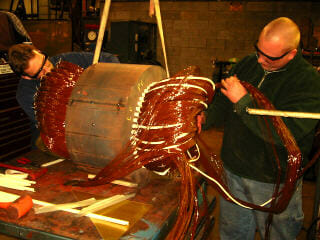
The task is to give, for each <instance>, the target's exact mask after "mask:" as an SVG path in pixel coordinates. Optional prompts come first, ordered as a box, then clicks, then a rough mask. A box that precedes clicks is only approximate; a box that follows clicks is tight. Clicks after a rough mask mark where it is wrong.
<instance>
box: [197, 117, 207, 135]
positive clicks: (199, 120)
mask: <svg viewBox="0 0 320 240" xmlns="http://www.w3.org/2000/svg"><path fill="white" fill-rule="evenodd" d="M205 122H206V116H205V114H204V112H201V113H200V114H199V115H197V127H198V134H200V133H201V125H202V124H203V123H205Z"/></svg>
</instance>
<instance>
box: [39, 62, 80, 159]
mask: <svg viewBox="0 0 320 240" xmlns="http://www.w3.org/2000/svg"><path fill="white" fill-rule="evenodd" d="M82 72H83V68H81V67H79V66H77V65H75V64H72V63H69V62H64V61H62V62H60V63H58V64H57V66H56V68H54V69H53V70H52V71H51V72H50V73H48V74H47V75H46V77H45V80H44V81H41V85H40V88H39V90H38V91H37V94H36V96H35V106H34V107H35V112H36V117H37V121H38V124H39V129H40V132H41V133H40V134H41V139H42V141H43V143H44V144H45V145H46V147H47V148H48V149H49V150H50V151H51V152H53V153H55V154H58V155H59V156H62V157H65V158H68V157H69V153H68V150H67V146H66V140H65V118H66V106H67V104H68V101H69V98H70V95H71V92H72V89H73V86H74V85H75V83H76V82H77V80H78V79H79V76H80V74H81V73H82Z"/></svg>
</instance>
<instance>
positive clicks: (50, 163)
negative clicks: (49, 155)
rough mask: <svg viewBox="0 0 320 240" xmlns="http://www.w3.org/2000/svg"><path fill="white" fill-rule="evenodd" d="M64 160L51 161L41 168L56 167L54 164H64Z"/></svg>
mask: <svg viewBox="0 0 320 240" xmlns="http://www.w3.org/2000/svg"><path fill="white" fill-rule="evenodd" d="M63 161H64V159H62V158H60V159H57V160H54V161H51V162H47V163H44V164H42V165H41V167H49V166H51V165H54V164H57V163H60V162H63Z"/></svg>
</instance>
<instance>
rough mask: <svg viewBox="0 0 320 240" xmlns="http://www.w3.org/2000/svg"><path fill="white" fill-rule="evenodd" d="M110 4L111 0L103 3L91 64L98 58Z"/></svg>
mask: <svg viewBox="0 0 320 240" xmlns="http://www.w3.org/2000/svg"><path fill="white" fill-rule="evenodd" d="M110 4H111V0H106V1H105V3H104V8H103V14H102V17H101V21H100V27H99V35H98V40H97V45H96V49H95V51H94V56H93V62H92V64H95V63H97V62H98V60H99V56H100V52H101V46H102V41H103V36H104V32H105V29H106V24H107V21H108V15H109V9H110Z"/></svg>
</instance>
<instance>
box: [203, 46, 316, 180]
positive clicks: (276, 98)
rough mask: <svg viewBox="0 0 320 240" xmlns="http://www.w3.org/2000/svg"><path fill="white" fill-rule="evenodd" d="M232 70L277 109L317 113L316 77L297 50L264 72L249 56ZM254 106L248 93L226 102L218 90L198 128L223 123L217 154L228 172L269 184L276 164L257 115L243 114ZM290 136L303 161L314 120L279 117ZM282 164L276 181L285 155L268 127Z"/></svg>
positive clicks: (252, 57)
mask: <svg viewBox="0 0 320 240" xmlns="http://www.w3.org/2000/svg"><path fill="white" fill-rule="evenodd" d="M234 74H236V75H237V77H238V78H239V79H240V80H241V81H247V82H249V83H250V84H252V85H253V86H254V87H256V88H258V89H259V90H260V91H261V92H262V93H263V94H264V95H265V96H266V97H267V98H268V99H269V100H270V101H271V102H272V103H273V105H274V106H275V108H276V109H277V110H283V111H297V112H314V113H320V75H319V74H318V72H316V71H315V70H314V69H313V67H312V66H311V65H310V64H309V63H308V62H307V61H305V59H304V58H303V57H302V55H301V51H300V50H299V51H298V53H297V55H296V56H295V58H294V59H293V60H292V61H290V62H289V63H288V64H287V65H286V66H285V67H284V68H282V69H280V70H278V71H274V72H265V71H264V70H263V69H262V67H261V66H260V64H259V63H258V62H257V57H256V56H255V55H254V54H253V55H250V56H247V57H245V58H244V59H243V60H241V61H240V62H239V63H238V64H237V65H236V66H235V67H234V68H233V69H232V70H231V73H230V75H234ZM247 107H249V108H255V105H253V101H252V97H251V95H250V94H247V95H245V96H244V97H243V98H241V99H240V101H239V102H238V103H236V104H232V103H231V102H230V101H229V100H228V99H227V98H226V97H225V96H224V95H223V94H222V93H221V92H220V91H219V90H218V92H217V95H216V97H215V98H214V101H213V102H212V104H211V105H210V106H209V109H208V110H207V112H206V115H207V120H206V123H205V125H204V126H203V127H204V129H208V128H209V127H211V126H219V125H221V124H223V126H224V137H223V145H222V149H221V158H222V161H223V163H224V166H225V168H227V169H228V170H229V171H231V172H233V173H235V174H237V175H239V176H241V177H246V178H249V179H253V180H257V181H262V182H274V180H275V177H276V173H277V171H276V167H277V166H276V165H277V164H276V162H275V157H274V153H273V152H272V149H271V144H270V143H269V140H268V139H267V138H266V137H265V133H264V132H263V131H265V128H263V127H262V128H261V121H262V117H260V116H254V115H249V114H248V113H246V108H247ZM283 120H284V122H285V124H286V125H287V127H288V128H289V130H290V131H291V133H292V134H293V136H294V137H295V139H296V141H297V143H298V145H299V147H300V150H301V152H302V156H303V163H304V164H305V163H306V162H307V161H308V159H307V156H308V153H309V152H310V149H311V145H312V141H313V136H314V133H315V130H314V129H315V126H316V124H317V121H318V120H313V119H301V118H283ZM271 132H272V134H273V139H274V140H275V144H276V149H277V152H278V155H279V158H280V162H281V168H282V176H281V177H282V180H283V179H284V176H285V172H286V165H287V164H286V163H287V159H288V154H287V151H286V149H285V147H284V146H283V144H282V142H281V140H280V138H279V137H278V136H277V134H275V131H274V129H271Z"/></svg>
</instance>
